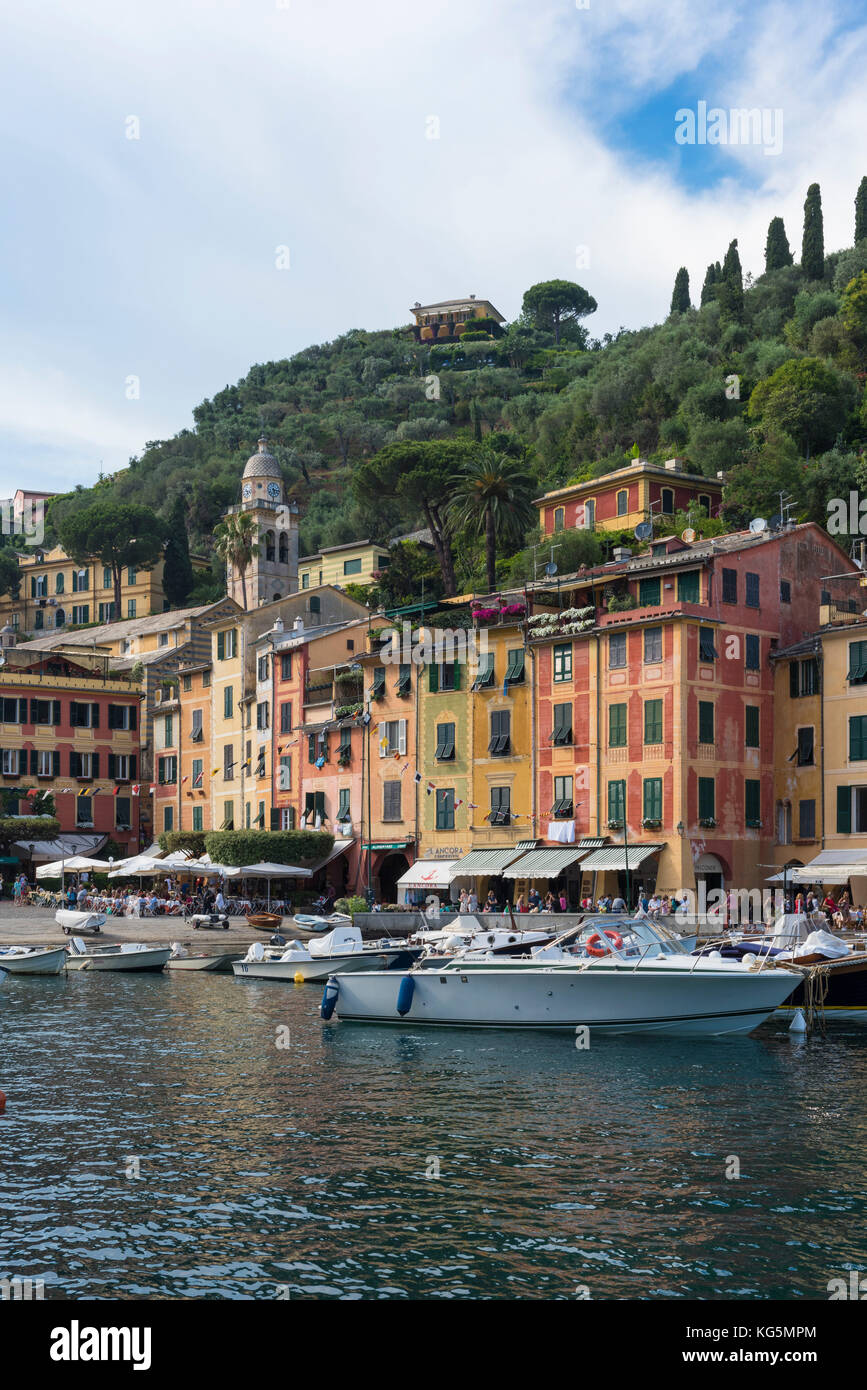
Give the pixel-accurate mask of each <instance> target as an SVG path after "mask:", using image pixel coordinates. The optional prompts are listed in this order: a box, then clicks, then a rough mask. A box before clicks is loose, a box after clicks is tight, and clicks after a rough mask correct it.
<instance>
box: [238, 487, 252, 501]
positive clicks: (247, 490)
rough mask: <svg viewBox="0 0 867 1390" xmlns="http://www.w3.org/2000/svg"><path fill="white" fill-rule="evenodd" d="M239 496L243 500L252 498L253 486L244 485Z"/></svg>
mask: <svg viewBox="0 0 867 1390" xmlns="http://www.w3.org/2000/svg"><path fill="white" fill-rule="evenodd" d="M241 495H242V497H244V498H245V499H247V498H250V497H252V496H253V486H252V484H251V483H245V484H244V486H243V488H242V489H241Z"/></svg>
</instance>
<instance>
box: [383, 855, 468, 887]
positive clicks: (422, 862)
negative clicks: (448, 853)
mask: <svg viewBox="0 0 867 1390" xmlns="http://www.w3.org/2000/svg"><path fill="white" fill-rule="evenodd" d="M456 863H457V860H456V859H419V860H417V861H416V863H415V864H413V866H412V868H411V869H407V871H406V873H405V874H401V876H400V878H399V879H398V880H397V887H398V888H448V886H449V883H450V882H451V870H452V869H453V868H454V866H455V864H456Z"/></svg>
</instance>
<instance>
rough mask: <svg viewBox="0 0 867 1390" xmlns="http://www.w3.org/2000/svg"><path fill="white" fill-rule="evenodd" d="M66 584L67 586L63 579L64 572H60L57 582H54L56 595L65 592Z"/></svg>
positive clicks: (56, 578)
mask: <svg viewBox="0 0 867 1390" xmlns="http://www.w3.org/2000/svg"><path fill="white" fill-rule="evenodd" d="M65 584H66V581H65V580H64V578H63V570H58V572H57V575H56V577H55V580H54V592H55V593H56V594H62V593H63V590H64V587H65Z"/></svg>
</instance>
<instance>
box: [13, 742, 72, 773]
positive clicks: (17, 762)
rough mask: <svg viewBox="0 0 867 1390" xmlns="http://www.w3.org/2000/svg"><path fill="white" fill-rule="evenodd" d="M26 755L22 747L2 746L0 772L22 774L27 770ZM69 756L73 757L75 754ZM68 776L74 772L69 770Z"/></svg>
mask: <svg viewBox="0 0 867 1390" xmlns="http://www.w3.org/2000/svg"><path fill="white" fill-rule="evenodd" d="M26 756H27V755H26V754H25V752H24V749H23V748H4V749H3V750H2V751H0V772H2V773H3V776H4V777H19V776H22V775H23V774H24V773H26V771H27V766H26V764H25V761H24V759H25V757H26ZM71 756H72V757H75V754H74V753H73V754H72V755H71ZM70 776H71V777H74V776H75V773H74V772H70Z"/></svg>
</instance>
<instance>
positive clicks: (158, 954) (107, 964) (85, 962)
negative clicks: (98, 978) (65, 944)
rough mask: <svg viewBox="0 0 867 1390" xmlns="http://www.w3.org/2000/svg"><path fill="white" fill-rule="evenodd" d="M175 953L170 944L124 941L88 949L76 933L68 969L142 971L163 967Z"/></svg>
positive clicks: (71, 946) (70, 948) (68, 957)
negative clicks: (149, 944) (114, 944)
mask: <svg viewBox="0 0 867 1390" xmlns="http://www.w3.org/2000/svg"><path fill="white" fill-rule="evenodd" d="M171 954H172V948H171V946H146V945H145V944H144V943H143V942H140V941H125V942H124V943H123V945H121V946H97V947H96V949H95V950H93V951H89V950H88V949H87V946H86V945H85V943H84V942H83V941H82V939H81V937H80V936H74V937H73V938H72V941H71V942H70V944H69V948H68V954H67V957H66V968H67V970H122V971H124V972H125V973H126V972H131V971H137V972H142V971H145V970H162V969H163V967H164V966H165V963H166V961H167V960H168V958H169V956H170V955H171Z"/></svg>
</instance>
